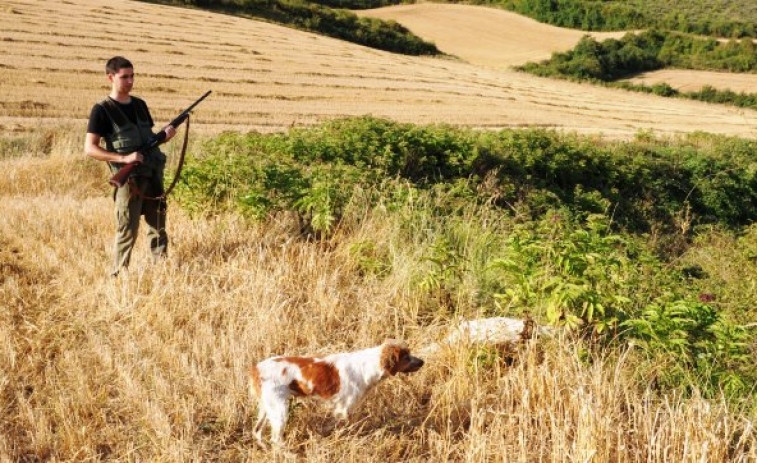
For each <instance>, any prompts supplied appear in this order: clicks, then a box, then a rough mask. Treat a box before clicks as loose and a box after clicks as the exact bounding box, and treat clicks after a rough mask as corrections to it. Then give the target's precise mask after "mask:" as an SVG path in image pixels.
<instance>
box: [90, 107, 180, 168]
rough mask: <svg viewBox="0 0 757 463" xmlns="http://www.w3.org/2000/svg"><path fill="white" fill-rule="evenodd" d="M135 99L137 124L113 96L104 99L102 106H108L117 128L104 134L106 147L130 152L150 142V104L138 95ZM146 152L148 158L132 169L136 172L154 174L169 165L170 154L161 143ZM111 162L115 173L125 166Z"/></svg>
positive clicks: (126, 152) (110, 117)
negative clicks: (148, 107) (168, 156)
mask: <svg viewBox="0 0 757 463" xmlns="http://www.w3.org/2000/svg"><path fill="white" fill-rule="evenodd" d="M131 101H132V104H133V105H134V113H135V114H136V118H137V123H136V124H135V123H134V122H132V121H131V120H129V118H128V117H127V116H126V114H124V112H123V110H121V108H120V107H119V106H120V105H119V104H118V103H116V102H115V101H113V100H112V99H110V98H106V99H104V100H103V101H101V102H100V106H102V107H103V108H104V109H105V112H106V113H107V114H108V118H109V119H110V122H111V124H113V132H112V133H111V134H109V135H107V136H105V137H104V138H105V148H106V149H107V150H108V151H110V152H113V153H120V154H129V153H131V152H134V151H136V150H137V149H139V147H140V146H142V145H144V144H145V143H147V141H148V140H149V139H150V137H151V136H152V135H153V133H152V126H151V125H150V116H149V113H148V112H147V104H146V103H145V102H144V101H143V100H141V99H139V98H136V97H131ZM142 154H143V155H144V161H143V162H142V163H141V164H140V165H138V166H137V167H136V168H135V169H134V170H133V171H132V175H133V176H137V177H152V176H153V175H154V174H155V173H157V172H158V171H160V170H162V169H163V167H164V166H165V163H166V156H165V155H164V154H163V153H161V151H160V150H159V149H158V148H157V147H155V148H151V149H149V150H147V151H146V152H142ZM108 165H110V169H111V171H113V173H115V172H117V171H118V169H120V168H121V167H123V166H124V164H122V163H117V162H109V163H108Z"/></svg>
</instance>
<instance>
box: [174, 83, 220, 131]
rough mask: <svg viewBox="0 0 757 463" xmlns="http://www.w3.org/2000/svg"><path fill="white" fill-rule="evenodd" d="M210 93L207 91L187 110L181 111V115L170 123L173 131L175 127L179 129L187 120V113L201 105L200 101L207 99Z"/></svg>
mask: <svg viewBox="0 0 757 463" xmlns="http://www.w3.org/2000/svg"><path fill="white" fill-rule="evenodd" d="M211 92H212V90H208V91H207V92H205V93H204V94H203V95H202V96H201V97H200V98H198V99H197V101H195V102H194V103H192V104H191V105H189V107H188V108H187V109H185V110H184V111H182V112H181V114H179V115H178V116H177V117H176V119H174V120H172V121H171V126H172V127H173V128H174V129H175V128H177V127H179V126H180V125H181V124H182V123H183V122H184V121H185V120H186V119H187V117H188V116H189V112H190V111H192V110H193V109H194V108H195V106H197V105H198V104H200V103H202V100H204V99H205V98H207V97H208V95H210V93H211Z"/></svg>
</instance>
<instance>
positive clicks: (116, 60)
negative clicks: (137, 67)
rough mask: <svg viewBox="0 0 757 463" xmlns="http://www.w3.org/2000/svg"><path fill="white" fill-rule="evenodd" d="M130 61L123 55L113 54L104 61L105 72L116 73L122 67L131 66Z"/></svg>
mask: <svg viewBox="0 0 757 463" xmlns="http://www.w3.org/2000/svg"><path fill="white" fill-rule="evenodd" d="M133 67H134V66H132V64H131V61H129V60H128V59H126V58H124V57H123V56H114V57H113V58H111V59H109V60H108V62H107V63H105V73H106V74H118V71H120V70H121V69H124V68H133Z"/></svg>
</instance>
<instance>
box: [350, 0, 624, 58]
mask: <svg viewBox="0 0 757 463" xmlns="http://www.w3.org/2000/svg"><path fill="white" fill-rule="evenodd" d="M355 13H357V14H358V15H361V16H363V15H364V16H371V17H375V18H380V19H385V20H389V19H391V20H394V21H397V22H398V23H400V24H402V25H403V26H405V27H407V28H408V29H410V30H411V31H412V32H413V33H415V34H416V35H418V36H419V37H421V38H423V39H426V40H429V41H432V42H434V43H435V44H436V46H437V48H439V49H440V50H442V51H444V52H445V53H449V54H452V55H455V56H458V57H460V58H462V59H463V60H465V61H467V62H469V63H472V64H477V65H481V66H486V67H492V68H497V69H508V68H509V67H510V66H519V65H522V64H525V63H527V62H529V61H541V60H544V59H549V57H550V56H552V53H554V52H556V51H567V50H570V49H571V48H573V47H574V46H575V45H576V43H578V41H579V40H580V39H581V37H583V36H584V35H587V34H588V35H591V36H592V37H595V38H596V39H597V40H604V39H607V38H619V37H622V36H623V35H624V34H625V32H592V33H589V32H584V31H578V30H572V29H565V28H562V27H555V26H550V25H548V24H543V23H540V22H538V21H536V20H533V19H530V18H527V17H525V16H522V15H519V14H516V13H513V12H510V11H506V10H503V9H499V8H494V7H484V6H471V5H456V4H443V3H419V4H413V5H398V6H389V7H385V8H377V9H373V10H363V11H356V12H355Z"/></svg>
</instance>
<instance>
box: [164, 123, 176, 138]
mask: <svg viewBox="0 0 757 463" xmlns="http://www.w3.org/2000/svg"><path fill="white" fill-rule="evenodd" d="M163 131H164V132H165V133H166V141H168V140H170V139H172V138H173V137H174V135H176V129H175V128H174V127H173V126H172V125H171V124H168V125H167V126H165V127H163Z"/></svg>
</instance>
